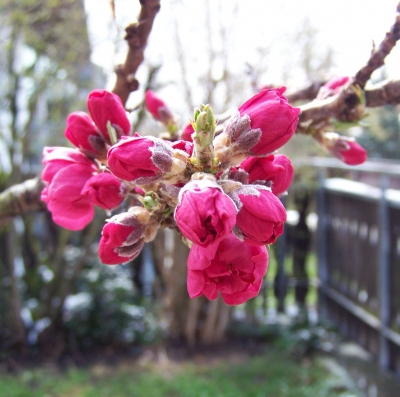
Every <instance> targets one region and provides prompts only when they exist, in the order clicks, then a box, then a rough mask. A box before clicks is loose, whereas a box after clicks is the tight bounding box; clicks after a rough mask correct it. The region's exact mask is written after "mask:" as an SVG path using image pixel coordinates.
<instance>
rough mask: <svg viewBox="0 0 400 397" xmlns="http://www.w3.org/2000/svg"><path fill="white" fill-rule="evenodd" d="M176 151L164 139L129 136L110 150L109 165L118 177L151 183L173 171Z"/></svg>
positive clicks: (139, 182) (141, 182)
mask: <svg viewBox="0 0 400 397" xmlns="http://www.w3.org/2000/svg"><path fill="white" fill-rule="evenodd" d="M173 158H174V152H173V149H172V148H171V146H170V145H168V144H167V143H165V142H164V141H163V140H162V139H159V138H151V137H129V138H125V139H121V140H120V141H119V142H118V143H117V144H116V145H114V146H112V147H111V148H110V150H109V151H108V166H109V167H110V170H111V172H112V173H113V174H114V175H115V176H117V177H118V178H121V179H124V180H126V181H135V182H136V183H138V184H145V183H150V182H151V181H154V180H156V179H158V178H160V177H161V176H162V175H163V174H165V173H167V172H169V171H171V167H172V162H173Z"/></svg>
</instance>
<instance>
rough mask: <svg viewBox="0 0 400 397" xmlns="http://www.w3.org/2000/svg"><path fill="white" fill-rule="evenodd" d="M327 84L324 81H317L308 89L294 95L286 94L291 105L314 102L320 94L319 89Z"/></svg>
mask: <svg viewBox="0 0 400 397" xmlns="http://www.w3.org/2000/svg"><path fill="white" fill-rule="evenodd" d="M324 84H325V82H324V81H317V82H316V83H312V84H311V85H309V86H308V87H305V88H302V89H301V90H298V91H296V92H293V93H289V94H287V95H286V94H285V96H286V98H287V99H288V101H289V103H294V102H297V101H312V100H313V99H315V97H316V96H317V94H318V91H319V89H320V88H321V87H322V86H323V85H324Z"/></svg>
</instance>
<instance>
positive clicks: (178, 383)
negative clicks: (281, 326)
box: [0, 352, 358, 397]
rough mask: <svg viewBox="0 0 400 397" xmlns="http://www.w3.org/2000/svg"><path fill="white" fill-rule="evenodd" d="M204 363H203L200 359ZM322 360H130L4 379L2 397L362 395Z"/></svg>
mask: <svg viewBox="0 0 400 397" xmlns="http://www.w3.org/2000/svg"><path fill="white" fill-rule="evenodd" d="M198 361H199V360H198ZM338 381H339V382H340V379H338V378H337V377H336V376H334V375H333V374H331V373H329V371H328V370H327V369H326V368H325V367H324V366H323V365H322V364H321V362H320V361H318V360H313V361H310V360H307V361H305V360H303V362H302V363H299V362H296V361H294V360H292V359H291V358H290V357H289V356H287V355H285V354H284V353H281V352H280V353H277V352H271V353H269V354H266V355H264V356H257V357H251V358H246V357H244V358H243V357H241V358H240V357H239V359H238V358H237V357H236V359H234V358H233V357H231V358H230V359H229V360H228V359H226V360H218V361H217V362H216V361H215V359H214V360H212V361H211V360H207V359H206V358H205V357H202V359H201V362H200V363H195V362H193V361H190V362H188V361H185V362H173V361H169V362H167V363H165V362H164V363H162V364H160V363H154V362H150V361H147V362H142V363H141V362H140V361H139V362H133V361H132V362H130V361H125V362H123V363H120V364H118V365H114V366H106V365H102V364H97V365H94V366H92V367H89V368H87V369H79V368H74V369H70V370H67V371H65V372H59V371H57V370H55V369H53V370H49V369H47V370H46V369H35V370H30V371H24V372H22V373H21V374H20V375H18V376H10V375H2V376H0V396H1V397H67V396H68V397H126V396H137V397H285V396H287V397H325V396H326V397H333V396H342V397H344V396H346V397H351V396H358V394H354V393H352V392H350V391H348V390H347V391H346V388H339V389H338V388H337V382H338Z"/></svg>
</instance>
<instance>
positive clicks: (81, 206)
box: [41, 147, 124, 230]
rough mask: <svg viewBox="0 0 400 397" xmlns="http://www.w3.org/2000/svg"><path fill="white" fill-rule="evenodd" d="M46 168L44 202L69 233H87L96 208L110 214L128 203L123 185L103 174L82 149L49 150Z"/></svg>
mask: <svg viewBox="0 0 400 397" xmlns="http://www.w3.org/2000/svg"><path fill="white" fill-rule="evenodd" d="M43 165H44V169H43V172H42V180H43V181H44V182H47V185H46V187H45V188H44V189H43V191H42V193H41V199H42V200H43V201H44V202H45V203H46V204H47V208H48V209H49V211H50V212H51V213H52V217H53V220H54V222H55V223H57V224H58V225H60V226H62V227H64V228H66V229H70V230H81V229H83V228H84V227H85V226H86V225H87V224H88V223H89V222H90V221H91V220H92V219H93V216H94V205H97V206H99V207H100V208H103V209H107V210H109V209H112V208H115V207H117V206H118V205H119V204H121V202H122V200H123V199H124V196H123V194H124V192H123V185H122V184H121V181H119V180H118V179H117V178H116V177H115V176H114V175H112V174H110V173H107V172H101V170H100V169H99V168H98V166H97V164H96V163H95V162H94V161H92V160H91V159H89V158H87V157H86V156H85V155H84V154H83V153H82V152H80V151H79V150H78V149H70V148H64V147H45V148H44V150H43Z"/></svg>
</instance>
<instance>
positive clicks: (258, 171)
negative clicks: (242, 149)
mask: <svg viewBox="0 0 400 397" xmlns="http://www.w3.org/2000/svg"><path fill="white" fill-rule="evenodd" d="M239 167H240V168H242V169H244V170H245V171H247V173H248V174H249V183H256V184H260V185H264V184H265V182H267V184H266V185H267V186H269V187H270V188H271V189H272V193H274V194H275V195H277V196H278V195H280V194H282V193H284V192H286V190H287V189H288V188H289V186H290V184H291V183H292V179H293V174H294V168H293V165H292V163H291V162H290V160H289V159H288V158H287V157H286V156H285V155H283V154H277V155H275V156H274V155H272V154H271V155H269V156H268V157H261V158H260V157H247V159H246V160H244V161H243V162H242V163H241V164H240V166H239Z"/></svg>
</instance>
